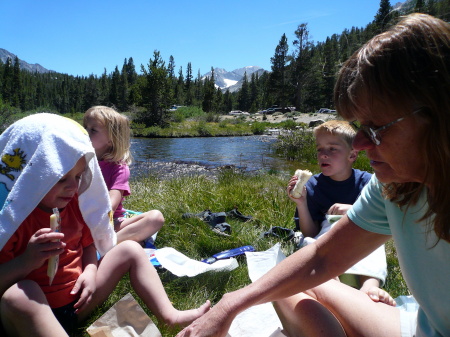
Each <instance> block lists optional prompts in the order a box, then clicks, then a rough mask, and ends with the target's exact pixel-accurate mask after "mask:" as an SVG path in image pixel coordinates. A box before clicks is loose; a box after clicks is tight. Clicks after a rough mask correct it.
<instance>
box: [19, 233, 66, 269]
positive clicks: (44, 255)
mask: <svg viewBox="0 0 450 337" xmlns="http://www.w3.org/2000/svg"><path fill="white" fill-rule="evenodd" d="M62 239H64V234H63V233H60V232H53V231H52V230H51V229H50V228H41V229H39V230H38V231H37V232H36V233H34V234H33V236H32V237H31V238H30V241H28V245H27V249H26V250H25V252H24V253H23V254H22V256H21V258H22V259H23V261H24V265H25V266H26V268H28V269H29V270H35V269H37V268H39V267H41V266H42V265H43V264H44V262H45V261H46V260H48V259H49V258H50V257H52V256H57V255H59V254H61V253H62V252H63V251H64V248H65V247H66V244H65V243H64V242H62V241H61V240H62Z"/></svg>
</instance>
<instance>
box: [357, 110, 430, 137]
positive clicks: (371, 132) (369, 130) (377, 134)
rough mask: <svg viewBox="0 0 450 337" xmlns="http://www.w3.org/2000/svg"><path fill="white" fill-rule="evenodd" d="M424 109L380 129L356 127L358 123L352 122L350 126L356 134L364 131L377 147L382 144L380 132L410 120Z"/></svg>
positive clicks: (363, 126) (364, 126)
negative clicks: (407, 119) (410, 117)
mask: <svg viewBox="0 0 450 337" xmlns="http://www.w3.org/2000/svg"><path fill="white" fill-rule="evenodd" d="M421 109H422V108H420V109H417V110H415V111H413V112H412V113H411V114H409V115H407V116H404V117H400V118H398V119H396V120H395V121H392V122H390V123H388V124H386V125H383V126H380V127H379V128H376V129H374V128H372V127H370V126H368V125H360V126H358V125H356V121H353V122H350V125H351V126H352V127H353V128H354V129H355V131H356V132H358V131H362V132H364V134H365V135H366V136H367V137H369V139H370V140H371V141H372V143H374V144H375V145H380V144H381V135H380V132H381V131H383V130H386V129H387V128H390V127H391V126H392V125H394V124H396V123H398V122H401V121H402V120H404V119H405V118H408V117H409V116H412V115H414V114H415V113H417V112H419V111H420V110H421Z"/></svg>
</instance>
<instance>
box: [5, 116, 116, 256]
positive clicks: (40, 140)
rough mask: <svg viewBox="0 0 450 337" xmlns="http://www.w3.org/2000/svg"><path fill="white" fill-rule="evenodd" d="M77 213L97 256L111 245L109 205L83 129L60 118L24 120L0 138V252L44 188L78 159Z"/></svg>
mask: <svg viewBox="0 0 450 337" xmlns="http://www.w3.org/2000/svg"><path fill="white" fill-rule="evenodd" d="M83 156H84V157H85V158H86V163H87V165H86V171H85V172H84V173H83V175H82V179H81V181H80V187H79V191H78V195H79V205H80V210H81V213H82V215H83V218H84V220H85V222H86V224H87V225H88V226H89V228H90V230H91V233H92V236H93V238H94V241H95V246H96V248H97V250H98V251H99V252H100V254H101V255H104V254H106V252H107V251H108V250H109V249H111V248H112V247H113V246H114V245H115V244H116V241H117V238H116V234H115V232H114V228H113V227H112V226H111V225H110V218H109V213H110V211H111V202H110V199H109V195H108V189H107V188H106V185H105V182H104V180H103V176H102V173H101V171H100V168H99V166H98V162H97V159H96V156H95V150H94V148H93V147H92V144H91V142H90V140H89V136H88V134H87V132H86V130H85V129H84V128H83V127H81V125H80V124H78V123H76V122H75V121H73V120H70V119H68V118H65V117H61V116H58V115H54V114H49V113H39V114H34V115H31V116H28V117H25V118H23V119H21V120H19V121H17V122H15V123H14V124H12V125H11V126H10V127H9V128H8V129H6V130H5V132H3V133H2V134H1V136H0V159H1V161H0V249H2V248H3V247H4V245H5V244H6V242H8V240H9V238H10V237H11V235H12V234H13V233H14V232H15V231H16V230H17V228H18V227H19V226H20V224H21V223H22V222H23V221H24V220H25V219H26V217H27V216H28V215H29V214H30V213H31V212H32V211H33V209H34V208H36V206H37V205H38V204H39V202H40V201H41V200H42V198H43V197H44V196H45V195H46V194H47V193H48V192H49V191H50V189H51V188H52V187H53V186H54V185H55V184H56V183H57V182H58V181H59V180H60V179H61V178H62V177H63V176H64V175H65V174H66V173H67V172H69V171H70V170H71V169H72V168H73V167H74V166H75V164H76V163H77V161H78V160H79V159H80V158H82V157H83Z"/></svg>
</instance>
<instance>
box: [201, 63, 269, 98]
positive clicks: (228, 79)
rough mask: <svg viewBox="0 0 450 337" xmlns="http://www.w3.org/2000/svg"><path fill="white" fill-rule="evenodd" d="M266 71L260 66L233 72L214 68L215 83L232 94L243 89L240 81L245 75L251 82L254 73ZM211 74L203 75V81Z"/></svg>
mask: <svg viewBox="0 0 450 337" xmlns="http://www.w3.org/2000/svg"><path fill="white" fill-rule="evenodd" d="M264 71H265V70H264V69H263V68H261V67H258V66H248V67H243V68H239V69H235V70H233V71H226V70H225V69H223V68H214V82H215V84H216V87H219V88H221V89H222V91H225V90H226V89H229V90H230V91H231V92H233V91H236V90H237V89H239V88H240V87H241V85H239V84H240V81H242V79H243V78H244V74H245V73H247V80H248V81H250V78H251V76H252V74H253V73H254V72H258V73H259V74H261V73H263V72H264ZM210 76H211V72H208V73H206V74H205V75H203V79H204V78H206V77H210Z"/></svg>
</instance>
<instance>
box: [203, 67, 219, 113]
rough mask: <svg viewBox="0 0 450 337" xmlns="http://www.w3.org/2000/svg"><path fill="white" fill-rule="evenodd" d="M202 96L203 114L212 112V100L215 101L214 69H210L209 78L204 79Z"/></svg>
mask: <svg viewBox="0 0 450 337" xmlns="http://www.w3.org/2000/svg"><path fill="white" fill-rule="evenodd" d="M203 88H204V95H203V102H202V109H203V111H205V112H213V111H214V99H215V91H216V88H215V79H214V68H213V67H211V76H208V77H206V79H205V80H204V83H203Z"/></svg>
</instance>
